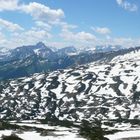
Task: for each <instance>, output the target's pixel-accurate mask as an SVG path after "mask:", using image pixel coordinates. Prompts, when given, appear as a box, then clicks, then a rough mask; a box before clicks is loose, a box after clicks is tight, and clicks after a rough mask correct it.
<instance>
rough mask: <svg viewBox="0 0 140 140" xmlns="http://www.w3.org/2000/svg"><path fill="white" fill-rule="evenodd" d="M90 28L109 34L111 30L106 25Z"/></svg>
mask: <svg viewBox="0 0 140 140" xmlns="http://www.w3.org/2000/svg"><path fill="white" fill-rule="evenodd" d="M91 29H92V30H93V31H95V32H97V33H99V34H104V35H105V34H110V33H111V30H110V29H109V28H107V27H91Z"/></svg>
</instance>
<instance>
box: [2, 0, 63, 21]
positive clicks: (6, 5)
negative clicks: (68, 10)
mask: <svg viewBox="0 0 140 140" xmlns="http://www.w3.org/2000/svg"><path fill="white" fill-rule="evenodd" d="M4 10H7V11H11V10H19V11H22V12H24V13H27V14H30V15H31V16H32V17H33V19H34V20H39V21H45V22H46V21H47V22H49V21H59V20H61V19H62V18H63V17H64V12H63V10H62V9H51V8H50V7H48V6H45V5H43V4H40V3H37V2H30V3H29V4H22V3H19V0H0V11H4Z"/></svg>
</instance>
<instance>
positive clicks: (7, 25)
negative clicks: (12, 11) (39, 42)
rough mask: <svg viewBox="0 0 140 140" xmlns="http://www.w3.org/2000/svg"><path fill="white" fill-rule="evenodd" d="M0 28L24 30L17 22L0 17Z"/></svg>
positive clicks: (12, 30)
mask: <svg viewBox="0 0 140 140" xmlns="http://www.w3.org/2000/svg"><path fill="white" fill-rule="evenodd" d="M0 28H1V29H4V30H8V31H11V32H14V31H17V30H24V29H23V28H22V27H21V26H19V25H18V24H15V23H12V22H10V21H7V20H4V19H1V18H0Z"/></svg>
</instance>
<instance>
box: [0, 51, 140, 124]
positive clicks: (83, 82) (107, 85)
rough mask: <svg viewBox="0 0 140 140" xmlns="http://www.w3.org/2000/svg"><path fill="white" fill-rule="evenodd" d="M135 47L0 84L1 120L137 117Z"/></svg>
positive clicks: (139, 64)
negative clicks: (106, 56) (109, 57)
mask: <svg viewBox="0 0 140 140" xmlns="http://www.w3.org/2000/svg"><path fill="white" fill-rule="evenodd" d="M139 81H140V50H139V49H134V50H133V51H130V52H128V53H126V54H125V55H119V56H116V57H114V58H113V59H112V60H111V61H107V62H106V61H105V60H104V61H96V62H93V63H89V64H85V65H80V66H78V67H74V68H69V69H66V70H58V71H54V72H50V73H44V74H34V75H33V76H31V77H23V78H19V79H15V80H6V81H1V82H0V103H1V106H0V118H1V119H44V118H58V119H59V120H64V119H66V120H70V121H77V122H80V121H81V120H83V119H87V120H92V119H93V118H98V119H105V120H106V119H125V118H126V119H136V118H139V116H140V110H139V107H140V102H139V95H140V88H139V87H140V82H139Z"/></svg>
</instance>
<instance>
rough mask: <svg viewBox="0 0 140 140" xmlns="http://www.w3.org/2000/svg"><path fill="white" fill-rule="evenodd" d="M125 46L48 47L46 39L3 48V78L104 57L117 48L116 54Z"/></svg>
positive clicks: (0, 75)
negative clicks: (45, 42)
mask: <svg viewBox="0 0 140 140" xmlns="http://www.w3.org/2000/svg"><path fill="white" fill-rule="evenodd" d="M121 49H122V47H121V46H111V45H109V46H97V47H96V49H91V48H84V49H76V48H75V47H73V46H69V47H65V48H61V49H56V48H55V49H54V48H52V47H47V46H46V45H45V44H44V43H42V42H39V43H37V44H36V45H29V46H22V47H17V48H15V49H10V50H8V49H5V48H1V49H0V79H1V80H3V79H11V78H18V77H23V76H30V75H31V74H34V73H40V72H49V71H54V70H58V69H65V68H69V67H72V66H76V65H81V64H85V63H89V62H93V61H96V60H100V59H103V58H104V57H107V56H109V55H110V51H113V52H114V53H111V55H112V54H113V55H114V56H115V55H117V51H118V50H121ZM119 53H120V52H119ZM114 56H113V57H114ZM111 57H112V56H111Z"/></svg>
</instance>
